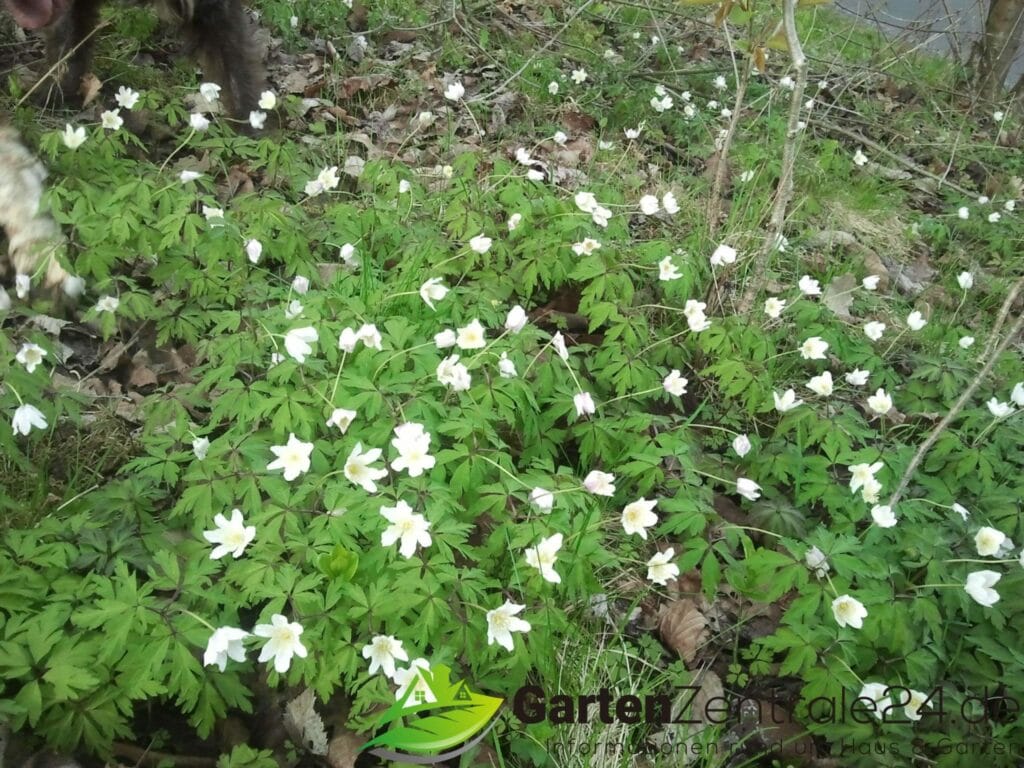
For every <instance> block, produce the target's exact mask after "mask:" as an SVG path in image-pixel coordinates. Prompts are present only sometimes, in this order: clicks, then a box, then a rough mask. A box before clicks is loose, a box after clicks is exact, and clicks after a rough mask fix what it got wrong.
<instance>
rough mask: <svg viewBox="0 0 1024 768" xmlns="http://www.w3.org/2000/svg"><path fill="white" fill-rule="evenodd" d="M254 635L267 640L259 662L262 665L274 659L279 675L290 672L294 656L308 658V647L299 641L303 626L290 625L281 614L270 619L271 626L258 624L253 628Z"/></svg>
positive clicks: (296, 623)
mask: <svg viewBox="0 0 1024 768" xmlns="http://www.w3.org/2000/svg"><path fill="white" fill-rule="evenodd" d="M252 633H253V634H254V635H256V637H265V638H267V643H266V645H264V646H263V650H262V651H260V657H259V659H258V661H260V662H261V663H262V662H264V661H270V660H271V659H273V660H274V669H275V670H277V672H278V674H282V675H283V674H284V673H285V672H287V671H288V668H289V667H291V664H292V656H298V657H299V658H300V659H304V658H306V654H307V651H306V646H304V645H303V644H302V642H301V641H300V640H299V637H300V636H301V635H302V625H301V624H299V623H298V622H291V623H289V621H288V619H286V618H285V617H284V616H282V615H281V614H279V613H275V614H274V615H273V616H271V617H270V623H269V624H257V625H256V626H255V627H253V630H252Z"/></svg>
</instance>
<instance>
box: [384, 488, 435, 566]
mask: <svg viewBox="0 0 1024 768" xmlns="http://www.w3.org/2000/svg"><path fill="white" fill-rule="evenodd" d="M380 514H381V516H383V518H384V519H385V520H387V521H388V522H389V523H391V525H389V526H388V527H387V528H385V529H384V533H382V534H381V537H380V543H381V545H382V546H385V547H390V546H391V545H392V544H394V543H395V542H396V541H399V540H401V544H400V545H399V547H398V552H399V554H400V555H401V556H402V557H404V558H405V559H406V560H408V559H409V558H410V557H412V556H413V555H414V554H416V547H418V546H419V547H429V546H430V545H431V544H432V543H433V539H431V538H430V533H429V531H430V521H428V520H427V518H425V517H424V516H423V515H421V514H418V513H414V512H413V511H412V507H410V506H409V504H408V503H407V502H405V501H402V500H401V499H399V501H398V503H397V504H396V505H395V506H393V507H381V508H380Z"/></svg>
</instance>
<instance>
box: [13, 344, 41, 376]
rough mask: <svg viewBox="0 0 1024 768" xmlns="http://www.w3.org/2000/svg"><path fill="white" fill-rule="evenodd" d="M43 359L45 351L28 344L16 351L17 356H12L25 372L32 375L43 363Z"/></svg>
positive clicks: (36, 345)
mask: <svg viewBox="0 0 1024 768" xmlns="http://www.w3.org/2000/svg"><path fill="white" fill-rule="evenodd" d="M44 357H46V350H45V349H43V348H42V347H40V346H39V345H38V344H31V343H28V344H22V345H21V349H19V350H18V354H16V355H15V356H14V359H15V360H17V361H18V362H19V363H21V364H22V365H24V366H25V370H26V371H28V372H29V373H32V372H33V371H35V369H36V367H37V366H38V365H39V364H40V363H41V362H43V358H44Z"/></svg>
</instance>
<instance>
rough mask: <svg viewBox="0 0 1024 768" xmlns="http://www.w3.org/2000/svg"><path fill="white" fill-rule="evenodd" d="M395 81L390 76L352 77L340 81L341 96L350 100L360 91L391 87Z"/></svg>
mask: <svg viewBox="0 0 1024 768" xmlns="http://www.w3.org/2000/svg"><path fill="white" fill-rule="evenodd" d="M393 82H395V79H394V78H393V77H391V75H353V76H352V77H346V78H345V79H344V80H342V81H341V87H340V88H339V90H340V91H341V95H342V96H344V97H345V98H346V99H351V98H352V97H353V96H355V95H356V94H357V93H361V92H362V91H372V90H374V89H376V88H381V87H383V86H385V85H391V84H392V83H393Z"/></svg>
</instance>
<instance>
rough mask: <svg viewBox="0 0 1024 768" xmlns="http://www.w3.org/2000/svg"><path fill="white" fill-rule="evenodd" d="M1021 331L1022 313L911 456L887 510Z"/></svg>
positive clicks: (1013, 295) (1016, 289) (1010, 298)
mask: <svg viewBox="0 0 1024 768" xmlns="http://www.w3.org/2000/svg"><path fill="white" fill-rule="evenodd" d="M1021 288H1024V278H1021V279H1020V280H1018V281H1017V282H1016V283H1015V284H1014V286H1013V288H1012V289H1010V293H1009V294H1008V295H1007V297H1006V301H1004V302H1003V307H1002V309H1001V310H1000V312H999V316H1000V318H1002V319H1005V318H1006V315H1007V314H1008V313H1009V311H1010V307H1012V306H1013V303H1014V301H1016V300H1017V295H1018V294H1019V293H1020V291H1021ZM1022 329H1024V311H1022V312H1021V313H1020V315H1018V316H1017V319H1016V321H1014V323H1013V326H1012V327H1011V328H1010V330H1009V332H1008V333H1007V334H1006V336H1004V337H1003V340H1002V341H1001V342H999V345H998V346H997V347H996V348H995V349H994V350H993V351H992V354H991V355H989V357H988V359H987V360H986V361H985V365H983V366H982V368H981V370H980V371H978V375H977V376H975V377H974V379H973V380H972V381H971V383H970V385H969V386H968V387H967V389H965V390H964V393H963V394H962V395H960V399H958V400H957V401H956V402H955V403H953V407H952V408H950V409H949V413H947V414H946V415H945V417H943V419H942V421H940V422H939V423H938V424H936V425H935V428H934V429H933V430H932V432H931V434H930V435H928V439H927V440H925V441H924V442H923V443H921V447H920V448H918V449H917V453H915V454H914V458H913V459H911V461H910V464H908V465H907V468H906V470H905V471H904V472H903V477H902V478H900V482H899V484H898V485H897V486H896V490H895V491H893V493H892V496H890V497H889V506H890V507H894V506H896V503H897V502H898V501H899V500H900V497H901V496H902V495H903V491H905V490H906V488H907V485H908V484H909V483H910V478H911V477H913V475H914V472H915V471H917V467H918V466H919V465H920V464H921V462H922V461H923V460H924V457H925V455H927V453H928V451H929V450H931V447H932V446H933V445H935V441H936V440H938V439H939V435H941V434H942V433H943V432H945V431H946V428H947V427H948V426H949V425H950V424H951V423H952V422H953V419H955V418H956V417H957V415H958V414H959V413H960V411H961V410H963V407H964V406H965V405H966V404H967V401H968V400H970V399H971V397H973V396H974V393H975V392H976V391H977V389H978V387H980V386H981V382H983V381H984V380H985V377H986V376H988V374H989V371H991V370H992V366H993V365H995V362H996V360H998V359H999V356H1000V355H1001V354H1003V352H1004V351H1005V350H1006V348H1007V347H1008V346H1010V343H1011V342H1012V341H1013V340H1014V339H1015V338H1016V337H1017V334H1019V333H1020V332H1021V330H1022Z"/></svg>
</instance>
